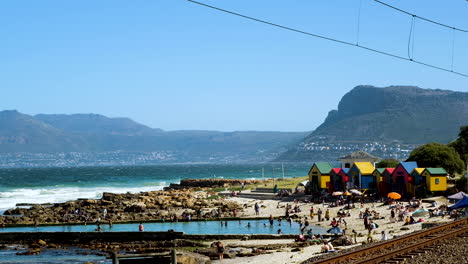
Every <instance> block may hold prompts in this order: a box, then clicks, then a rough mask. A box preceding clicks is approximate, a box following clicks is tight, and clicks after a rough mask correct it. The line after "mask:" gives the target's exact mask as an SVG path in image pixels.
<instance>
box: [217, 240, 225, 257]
mask: <svg viewBox="0 0 468 264" xmlns="http://www.w3.org/2000/svg"><path fill="white" fill-rule="evenodd" d="M216 251H217V252H218V256H219V259H220V260H222V259H223V256H224V245H223V243H221V241H218V242H217V243H216Z"/></svg>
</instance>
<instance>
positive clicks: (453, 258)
mask: <svg viewBox="0 0 468 264" xmlns="http://www.w3.org/2000/svg"><path fill="white" fill-rule="evenodd" d="M467 241H468V234H467V233H465V234H464V236H458V237H454V238H450V239H444V240H441V241H440V243H437V244H435V245H434V246H433V247H432V248H431V249H430V250H428V251H426V253H424V254H421V255H419V256H415V257H414V258H412V259H406V260H405V262H403V263H405V264H426V263H441V264H445V263H447V264H456V263H468V247H467V243H466V242H467Z"/></svg>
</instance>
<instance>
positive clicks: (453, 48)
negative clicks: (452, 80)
mask: <svg viewBox="0 0 468 264" xmlns="http://www.w3.org/2000/svg"><path fill="white" fill-rule="evenodd" d="M454 56H455V30H452V65H451V69H452V70H453V58H454Z"/></svg>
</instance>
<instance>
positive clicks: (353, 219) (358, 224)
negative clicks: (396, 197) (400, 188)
mask: <svg viewBox="0 0 468 264" xmlns="http://www.w3.org/2000/svg"><path fill="white" fill-rule="evenodd" d="M228 199H229V200H233V201H236V202H238V203H240V204H245V205H247V206H248V207H247V208H246V209H245V210H244V212H242V214H241V216H242V217H254V216H255V210H254V207H253V206H254V204H255V203H256V202H258V203H259V205H260V212H259V213H260V216H261V217H269V216H270V215H272V216H273V217H282V216H284V212H285V207H286V204H287V202H280V201H278V200H261V201H258V200H255V199H248V198H240V197H232V198H228ZM430 200H435V201H437V203H438V204H439V205H442V204H447V199H446V198H445V197H434V198H430ZM289 204H291V202H289ZM403 204H407V202H404V203H403ZM430 205H431V204H429V203H423V205H422V206H423V207H424V208H429V206H430ZM299 206H300V208H301V212H300V213H298V215H299V216H301V217H303V218H305V217H307V218H308V221H309V222H310V224H311V225H315V226H322V227H326V228H329V227H331V226H330V221H331V219H332V218H333V217H336V216H337V212H338V210H339V209H340V208H342V207H343V206H339V207H331V208H329V207H328V205H327V204H320V205H319V204H312V203H299ZM355 206H356V208H355V209H351V210H349V212H350V214H351V216H349V217H345V218H344V219H345V220H346V222H347V234H348V235H349V234H351V231H352V230H355V231H356V232H357V233H358V236H357V238H356V239H357V243H355V244H353V245H351V246H340V247H336V249H337V250H341V249H346V248H350V247H354V246H358V245H361V244H362V243H363V242H365V241H366V240H367V233H368V231H367V230H366V229H365V228H364V224H363V219H360V218H359V212H360V211H361V212H364V210H365V209H366V208H369V210H371V211H372V210H374V211H376V212H378V213H379V214H380V215H381V216H383V217H384V219H378V220H375V223H377V224H378V226H379V227H378V228H377V229H376V230H374V232H373V233H374V234H373V239H374V241H379V240H380V239H381V235H380V232H381V231H382V230H385V231H386V233H387V236H388V239H391V238H393V237H395V236H401V235H404V234H407V233H410V232H414V231H417V230H421V228H422V224H420V223H418V224H412V225H405V226H404V222H394V223H391V222H390V209H389V206H388V205H385V206H382V203H366V204H363V205H361V204H358V203H356V204H355ZM311 207H314V208H315V211H317V210H318V208H321V209H322V211H323V212H325V210H326V209H327V208H328V209H329V210H330V217H331V218H330V221H326V220H324V221H322V222H318V219H317V216H315V217H313V219H312V220H310V216H309V214H310V208H311ZM419 218H422V219H423V220H424V222H430V223H441V222H448V221H453V220H452V219H449V218H448V217H445V218H442V217H431V218H429V215H427V216H424V217H418V218H417V219H419ZM275 225H277V222H275ZM340 227H341V228H344V227H343V226H340ZM403 227H405V228H404V229H406V230H401V228H403ZM222 242H223V243H224V245H226V248H227V250H229V248H238V247H242V246H246V247H249V248H250V247H252V246H264V245H274V244H284V245H286V244H290V243H292V242H294V241H293V240H292V239H279V240H248V241H241V240H223V241H222ZM320 249H321V245H311V246H307V247H303V248H300V249H294V248H291V247H284V248H281V249H279V250H271V251H266V252H265V254H260V255H257V256H252V257H243V258H241V259H240V258H234V259H226V258H225V259H224V260H222V261H220V260H214V261H213V263H225V264H230V263H233V264H234V263H239V262H240V261H241V262H242V263H259V264H263V263H265V264H267V263H268V264H273V263H278V264H280V263H281V264H282V263H301V262H303V261H305V260H307V259H309V258H311V257H313V256H317V255H318V254H321V253H320ZM296 250H298V251H296ZM322 254H323V253H322ZM325 254H326V253H325Z"/></svg>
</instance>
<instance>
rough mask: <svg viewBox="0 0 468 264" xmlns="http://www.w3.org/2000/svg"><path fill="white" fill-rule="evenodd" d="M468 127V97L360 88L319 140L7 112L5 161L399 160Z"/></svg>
mask: <svg viewBox="0 0 468 264" xmlns="http://www.w3.org/2000/svg"><path fill="white" fill-rule="evenodd" d="M304 122H307V120H304ZM467 124H468V93H466V92H455V91H449V90H440V89H423V88H419V87H414V86H390V87H384V88H381V87H374V86H370V85H360V86H356V87H355V88H353V89H352V90H351V91H350V92H348V93H346V94H345V95H344V96H343V97H342V98H341V100H340V102H339V104H338V108H337V110H332V111H330V112H329V113H328V116H327V117H326V119H325V121H324V122H323V123H322V124H321V125H320V126H319V127H317V129H315V130H314V131H313V132H274V131H234V132H220V131H204V130H180V131H164V130H162V129H158V128H151V127H148V126H145V125H143V124H139V123H137V122H135V121H133V120H131V119H129V118H109V117H106V116H103V115H99V114H72V115H46V114H39V115H35V116H31V115H26V114H22V113H20V112H18V111H16V110H7V111H1V112H0V154H1V153H64V152H69V153H71V152H83V153H97V152H115V151H117V152H142V153H146V152H152V153H157V152H161V153H163V152H164V155H162V156H161V157H163V158H161V159H163V161H167V160H164V159H165V157H166V156H170V157H171V158H170V162H194V161H196V162H199V161H201V162H206V161H212V162H219V161H223V162H229V161H270V160H276V161H308V162H313V161H321V160H323V161H329V160H336V158H337V157H339V156H342V155H345V154H348V153H349V152H352V151H354V150H365V151H368V152H370V153H372V154H374V155H380V156H381V157H382V156H383V157H396V156H398V155H403V156H404V155H407V154H409V151H411V149H413V148H414V147H416V146H418V145H420V144H423V143H427V142H441V143H448V142H450V141H452V140H454V139H456V138H457V134H458V131H459V127H460V126H462V125H467ZM158 155H159V154H158ZM158 157H159V156H158ZM227 157H229V158H227Z"/></svg>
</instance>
